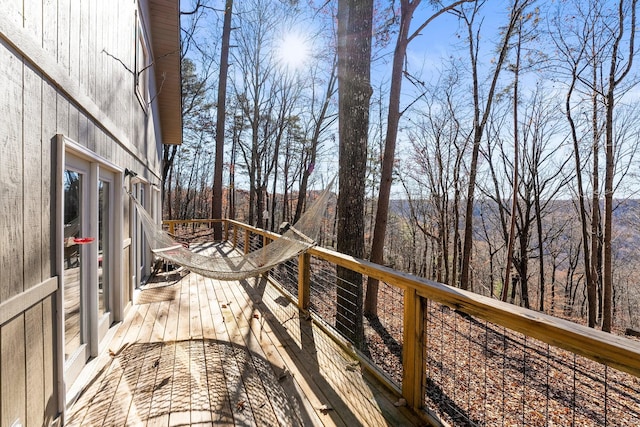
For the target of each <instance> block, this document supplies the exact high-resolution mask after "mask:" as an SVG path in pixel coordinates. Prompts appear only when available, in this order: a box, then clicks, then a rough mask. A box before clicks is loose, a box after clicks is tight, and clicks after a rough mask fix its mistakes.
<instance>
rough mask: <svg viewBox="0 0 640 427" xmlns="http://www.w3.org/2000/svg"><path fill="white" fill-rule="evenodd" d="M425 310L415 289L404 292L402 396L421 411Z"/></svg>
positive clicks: (408, 403)
mask: <svg viewBox="0 0 640 427" xmlns="http://www.w3.org/2000/svg"><path fill="white" fill-rule="evenodd" d="M423 332H424V309H423V304H422V300H421V298H420V296H419V295H418V294H417V293H416V290H415V289H413V288H406V289H405V291H404V337H403V338H404V346H403V347H404V349H403V352H402V365H403V374H402V396H403V397H404V398H405V400H406V401H407V405H408V406H410V407H412V408H414V409H419V408H420V407H422V402H423V396H424V381H423V375H424V373H423V371H424V369H423V366H424V363H423V348H422V346H423V339H422V336H423Z"/></svg>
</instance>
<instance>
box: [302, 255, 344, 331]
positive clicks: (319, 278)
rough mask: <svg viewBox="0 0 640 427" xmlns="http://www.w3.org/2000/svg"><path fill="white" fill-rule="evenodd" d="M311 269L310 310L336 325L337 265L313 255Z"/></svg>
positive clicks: (326, 321)
mask: <svg viewBox="0 0 640 427" xmlns="http://www.w3.org/2000/svg"><path fill="white" fill-rule="evenodd" d="M309 270H310V277H311V283H310V288H311V289H310V292H309V311H311V312H313V313H315V314H316V315H318V316H319V317H320V318H321V319H322V320H323V321H324V322H325V323H327V324H328V325H331V326H335V324H336V314H337V305H336V298H337V281H338V276H337V273H336V265H335V264H332V263H330V262H328V261H324V260H321V259H319V258H316V257H311V260H310V265H309Z"/></svg>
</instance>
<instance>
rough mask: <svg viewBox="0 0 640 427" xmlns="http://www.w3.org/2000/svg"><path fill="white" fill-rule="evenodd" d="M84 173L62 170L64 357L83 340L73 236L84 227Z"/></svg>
mask: <svg viewBox="0 0 640 427" xmlns="http://www.w3.org/2000/svg"><path fill="white" fill-rule="evenodd" d="M82 187H83V175H81V174H79V173H78V172H75V171H71V170H65V171H64V331H65V346H64V354H65V360H69V358H70V357H71V356H72V355H73V354H74V353H75V352H76V351H77V350H78V349H79V348H80V346H81V345H82V344H83V343H84V342H85V340H84V339H83V333H84V330H83V329H84V328H83V321H82V319H83V316H84V313H83V305H84V304H82V298H83V296H84V295H83V290H82V286H81V283H82V277H83V274H84V268H83V262H82V250H81V249H82V246H81V245H79V244H78V243H77V241H76V239H78V238H80V237H81V232H82V229H83V221H82V217H83V208H82V205H83V197H82Z"/></svg>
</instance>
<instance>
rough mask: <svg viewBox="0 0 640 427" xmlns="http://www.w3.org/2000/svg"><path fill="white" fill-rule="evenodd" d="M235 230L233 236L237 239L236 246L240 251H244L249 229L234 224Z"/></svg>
mask: <svg viewBox="0 0 640 427" xmlns="http://www.w3.org/2000/svg"><path fill="white" fill-rule="evenodd" d="M233 232H234V233H235V235H234V237H233V238H234V239H235V244H236V248H237V249H238V250H239V251H240V252H244V236H245V234H246V233H248V232H249V231H247V229H245V228H242V227H237V226H234V229H233Z"/></svg>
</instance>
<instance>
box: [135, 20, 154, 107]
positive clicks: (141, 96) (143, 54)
mask: <svg viewBox="0 0 640 427" xmlns="http://www.w3.org/2000/svg"><path fill="white" fill-rule="evenodd" d="M139 16H140V15H139V14H138V19H137V22H138V25H137V27H136V67H135V70H136V75H135V83H136V96H137V97H138V101H140V105H142V108H143V109H144V110H145V111H147V108H148V105H149V73H150V72H151V67H149V65H150V64H149V51H148V50H147V43H146V37H145V35H144V28H143V26H142V21H141V20H140V18H139Z"/></svg>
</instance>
